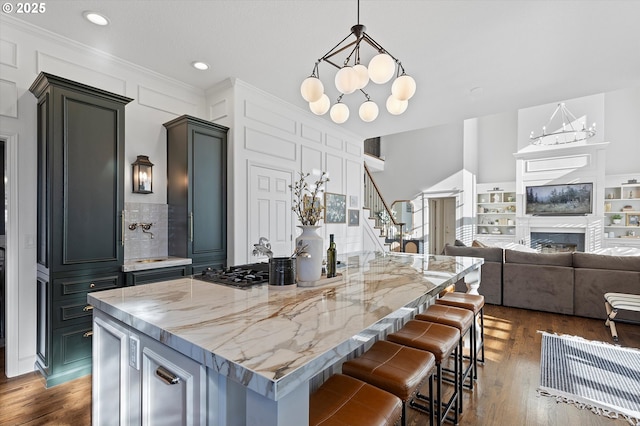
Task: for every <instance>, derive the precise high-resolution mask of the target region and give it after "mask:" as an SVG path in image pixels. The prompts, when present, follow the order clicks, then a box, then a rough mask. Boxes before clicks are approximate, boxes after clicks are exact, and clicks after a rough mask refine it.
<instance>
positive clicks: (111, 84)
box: [36, 51, 127, 96]
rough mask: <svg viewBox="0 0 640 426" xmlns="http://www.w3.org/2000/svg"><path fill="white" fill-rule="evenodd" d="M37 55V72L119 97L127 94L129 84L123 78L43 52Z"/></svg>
mask: <svg viewBox="0 0 640 426" xmlns="http://www.w3.org/2000/svg"><path fill="white" fill-rule="evenodd" d="M36 55H37V56H36V58H37V72H41V71H44V72H48V73H51V74H55V75H57V76H60V77H63V78H66V79H69V80H73V81H78V82H80V83H83V84H87V85H89V86H93V87H99V88H100V89H102V90H106V91H107V92H113V93H117V94H118V95H123V96H124V95H126V94H127V82H126V81H125V80H123V79H121V78H117V77H114V76H112V75H109V74H105V73H102V72H98V71H96V70H95V69H92V68H88V67H83V66H80V65H78V64H75V63H73V62H69V61H65V60H63V59H60V58H56V57H55V56H51V55H47V54H46V53H44V52H41V51H38V52H37V53H36Z"/></svg>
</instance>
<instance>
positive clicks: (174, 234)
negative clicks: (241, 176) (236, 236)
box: [164, 115, 229, 274]
mask: <svg viewBox="0 0 640 426" xmlns="http://www.w3.org/2000/svg"><path fill="white" fill-rule="evenodd" d="M164 126H165V127H166V128H167V203H168V205H169V247H168V251H169V255H170V256H177V257H187V258H191V260H192V273H194V274H198V273H200V272H202V270H203V269H205V268H209V267H210V268H220V267H222V266H224V265H226V258H227V131H228V130H229V129H228V128H227V127H224V126H220V125H217V124H214V123H211V122H209V121H206V120H202V119H199V118H195V117H191V116H187V115H183V116H181V117H178V118H176V119H175V120H172V121H169V122H168V123H165V124H164Z"/></svg>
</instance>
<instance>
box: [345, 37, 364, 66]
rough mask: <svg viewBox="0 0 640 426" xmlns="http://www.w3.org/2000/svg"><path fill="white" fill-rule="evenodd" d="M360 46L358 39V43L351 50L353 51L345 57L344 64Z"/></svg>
mask: <svg viewBox="0 0 640 426" xmlns="http://www.w3.org/2000/svg"><path fill="white" fill-rule="evenodd" d="M358 47H360V40H357V42H356V45H355V46H354V48H353V50H352V51H351V53H349V55H348V56H347V57H346V58H345V60H344V65H343V66H346V65H347V64H348V63H349V61H350V60H351V56H353V54H354V53H355V52H356V51H358ZM354 65H355V60H354Z"/></svg>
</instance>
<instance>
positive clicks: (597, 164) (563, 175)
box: [514, 142, 609, 252]
mask: <svg viewBox="0 0 640 426" xmlns="http://www.w3.org/2000/svg"><path fill="white" fill-rule="evenodd" d="M608 145H609V143H608V142H599V143H584V142H582V143H580V142H578V143H571V144H563V145H552V146H537V145H530V146H528V147H526V148H524V149H522V150H520V151H519V152H517V153H515V154H514V157H515V158H516V201H517V206H516V211H517V212H518V215H517V217H516V236H517V240H519V242H520V243H522V244H526V245H529V244H530V243H531V232H567V233H584V234H585V251H587V252H590V251H595V250H597V249H599V248H602V242H603V240H602V238H603V235H602V232H603V221H604V206H603V203H601V202H600V200H603V199H604V187H605V160H606V157H605V154H606V148H607V146H608ZM587 182H592V183H593V194H592V203H593V213H592V214H588V215H584V216H532V215H525V214H524V212H525V211H526V209H525V200H526V196H525V188H526V187H527V186H538V185H547V184H567V183H587Z"/></svg>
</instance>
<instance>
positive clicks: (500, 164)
mask: <svg viewBox="0 0 640 426" xmlns="http://www.w3.org/2000/svg"><path fill="white" fill-rule="evenodd" d="M517 125H518V120H517V114H516V112H515V111H512V112H507V113H502V114H493V115H487V116H484V117H479V118H478V141H479V143H478V150H477V151H478V156H477V159H478V174H477V178H478V182H508V181H515V180H516V168H515V160H514V158H513V154H514V153H515V152H516V151H517V144H516V140H517V139H516V136H517V131H518V127H517Z"/></svg>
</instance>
